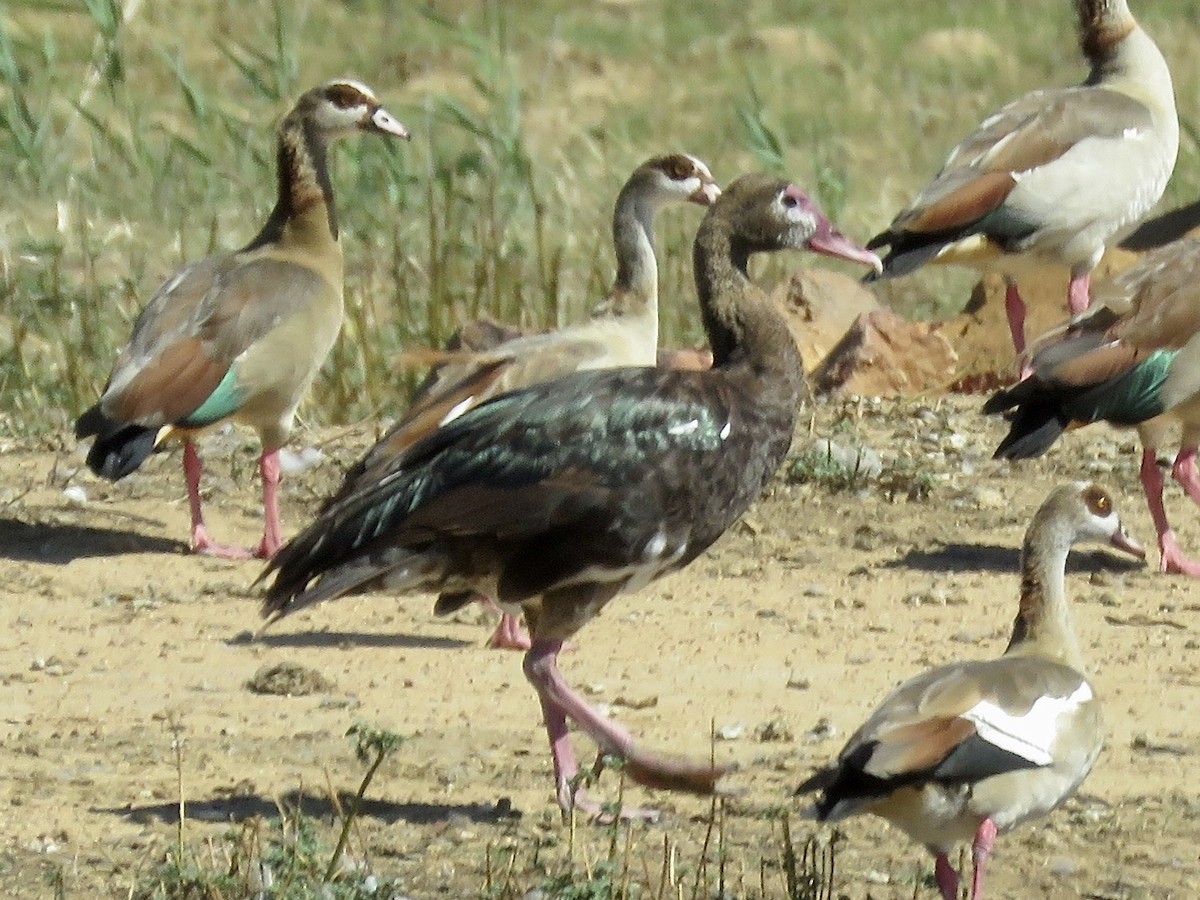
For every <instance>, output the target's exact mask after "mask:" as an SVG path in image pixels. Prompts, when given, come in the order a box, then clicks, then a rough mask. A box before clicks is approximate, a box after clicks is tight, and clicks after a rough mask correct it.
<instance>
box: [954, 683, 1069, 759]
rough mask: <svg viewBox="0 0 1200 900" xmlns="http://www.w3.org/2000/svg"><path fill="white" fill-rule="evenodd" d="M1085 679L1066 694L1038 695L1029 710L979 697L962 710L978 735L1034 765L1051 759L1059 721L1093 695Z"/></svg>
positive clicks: (963, 715) (963, 716)
mask: <svg viewBox="0 0 1200 900" xmlns="http://www.w3.org/2000/svg"><path fill="white" fill-rule="evenodd" d="M1092 696H1093V695H1092V688H1091V686H1090V685H1088V684H1087V683H1086V682H1085V683H1084V684H1081V685H1080V686H1079V687H1078V688H1076V689H1075V691H1074V693H1072V694H1071V695H1070V696H1069V697H1038V699H1037V700H1036V701H1035V702H1034V704H1033V706H1032V707H1030V709H1029V711H1028V712H1026V713H1024V714H1023V715H1013V714H1012V713H1011V712H1009V711H1008V710H1006V709H1004V708H1003V707H1001V706H997V705H996V704H995V703H992V702H991V701H988V700H981V701H980V702H979V703H977V704H975V705H974V706H973V707H971V709H969V710H967V711H966V712H965V713H963V714H962V718H964V719H966V720H967V721H969V722H971V723H973V724H974V725H975V730H976V731H977V732H978V733H979V736H980V737H981V738H983V739H984V740H985V741H987V742H988V743H989V744H992V745H993V746H996V747H999V748H1000V749H1001V750H1007V751H1008V752H1009V753H1015V754H1016V755H1017V756H1020V757H1022V758H1023V759H1027V760H1029V761H1030V762H1031V763H1033V764H1034V765H1038V766H1048V765H1050V764H1051V763H1052V762H1054V752H1053V751H1054V744H1055V742H1056V741H1057V739H1058V721H1059V719H1060V718H1061V717H1062V716H1064V715H1067V714H1069V713H1072V712H1074V711H1075V710H1077V709H1078V708H1079V707H1080V706H1082V705H1083V704H1084V703H1086V702H1087V701H1089V700H1091V699H1092Z"/></svg>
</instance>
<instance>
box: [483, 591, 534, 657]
mask: <svg viewBox="0 0 1200 900" xmlns="http://www.w3.org/2000/svg"><path fill="white" fill-rule="evenodd" d="M492 605H493V606H494V605H495V604H494V603H493V604H492ZM487 645H488V647H489V648H490V649H492V650H520V651H521V652H525V651H526V650H528V649H529V648H530V647H532V646H533V642H532V641H530V639H529V635H528V634H526V633H525V629H524V628H522V627H521V620H520V619H518V618H517V617H516V616H514V615H513V614H512V613H506V612H503V611H501V613H500V621H499V622H498V623H497V624H496V630H495V631H494V632H492V636H491V637H490V638H488V642H487Z"/></svg>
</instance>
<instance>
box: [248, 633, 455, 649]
mask: <svg viewBox="0 0 1200 900" xmlns="http://www.w3.org/2000/svg"><path fill="white" fill-rule="evenodd" d="M226 643H227V644H229V645H231V646H235V645H241V644H265V645H266V646H268V647H287V648H291V649H301V648H307V649H312V648H322V647H349V648H353V647H378V648H384V649H389V648H390V649H400V650H459V649H462V648H463V647H473V646H475V642H473V641H463V640H459V639H458V638H449V637H431V636H428V635H419V634H369V633H366V632H361V631H298V632H294V633H292V634H261V635H255V634H254V633H252V632H249V631H243V632H241V633H240V634H238V635H235V636H234V637H232V638H230V639H229V640H228V641H226Z"/></svg>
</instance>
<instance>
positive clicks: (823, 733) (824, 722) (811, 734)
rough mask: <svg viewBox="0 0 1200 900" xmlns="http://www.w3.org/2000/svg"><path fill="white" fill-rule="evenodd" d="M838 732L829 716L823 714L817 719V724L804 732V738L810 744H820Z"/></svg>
mask: <svg viewBox="0 0 1200 900" xmlns="http://www.w3.org/2000/svg"><path fill="white" fill-rule="evenodd" d="M836 734H837V729H836V728H835V727H834V726H833V722H831V721H830V720H829V719H828V718H827V717H825V716H822V717H821V718H819V719H817V724H815V725H814V726H813V727H812V728H810V729H808V731H806V732H804V740H805V742H806V743H809V744H819V743H821V742H822V741H827V740H829V739H830V738H832V737H834V736H835V735H836Z"/></svg>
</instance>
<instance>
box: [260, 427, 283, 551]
mask: <svg viewBox="0 0 1200 900" xmlns="http://www.w3.org/2000/svg"><path fill="white" fill-rule="evenodd" d="M258 471H259V474H260V475H261V476H262V491H263V536H262V540H261V541H260V542H259V544H258V547H257V548H256V549H255V551H254V555H255V556H257V557H258V558H259V559H270V558H271V557H272V556H274V555H275V554H276V553H278V552H279V548H280V547H282V546H283V523H282V522H280V521H279V451H278V450H272V451H271V452H270V453H267V452H265V451H264V453H263V454H262V456H260V457H259V458H258Z"/></svg>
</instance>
